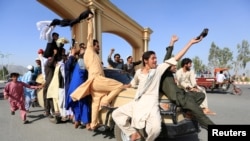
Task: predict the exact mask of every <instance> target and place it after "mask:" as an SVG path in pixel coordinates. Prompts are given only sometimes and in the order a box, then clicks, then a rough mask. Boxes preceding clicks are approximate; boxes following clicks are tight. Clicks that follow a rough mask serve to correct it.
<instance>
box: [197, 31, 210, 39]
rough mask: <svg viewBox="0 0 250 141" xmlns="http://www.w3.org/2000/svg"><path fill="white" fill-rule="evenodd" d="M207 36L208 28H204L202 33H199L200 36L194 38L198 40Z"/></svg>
mask: <svg viewBox="0 0 250 141" xmlns="http://www.w3.org/2000/svg"><path fill="white" fill-rule="evenodd" d="M207 34H208V28H204V29H203V31H202V32H201V34H200V35H199V36H197V37H196V40H199V39H200V38H201V37H202V38H204V37H206V36H207Z"/></svg>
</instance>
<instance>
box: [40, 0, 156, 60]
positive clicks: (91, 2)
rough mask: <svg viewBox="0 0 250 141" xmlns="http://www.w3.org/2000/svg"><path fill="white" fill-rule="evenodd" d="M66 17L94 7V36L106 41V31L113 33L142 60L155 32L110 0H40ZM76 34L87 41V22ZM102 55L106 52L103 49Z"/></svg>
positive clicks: (80, 39) (77, 28) (80, 26)
mask: <svg viewBox="0 0 250 141" xmlns="http://www.w3.org/2000/svg"><path fill="white" fill-rule="evenodd" d="M37 1H38V2H40V3H41V4H43V5H44V6H46V7H48V8H49V9H50V10H52V11H53V12H55V13H56V14H58V15H59V16H60V17H61V18H62V19H74V18H76V17H78V16H79V14H80V13H81V12H82V11H84V10H86V9H87V8H90V9H91V10H92V11H93V12H94V13H95V17H94V24H95V27H94V30H95V33H94V34H95V35H94V37H95V38H96V39H97V40H98V41H99V42H100V44H101V45H102V33H112V34H115V35H117V36H119V37H121V38H123V39H124V40H126V41H127V42H128V43H129V44H130V45H131V47H132V50H133V53H132V54H133V58H135V60H139V59H140V58H141V56H142V53H143V52H144V51H146V50H148V42H149V40H150V35H151V33H152V32H153V31H152V30H151V29H150V28H143V27H142V26H140V25H139V24H138V23H136V22H135V21H134V20H133V19H131V18H130V17H129V16H127V15H126V14H125V13H124V12H122V11H121V10H120V9H118V8H117V7H116V6H115V5H113V4H112V3H111V2H110V1H109V0H66V1H60V0H49V1H48V0H37ZM71 30H72V31H71V33H72V35H75V36H76V40H77V41H79V42H86V34H85V33H86V32H85V31H86V30H87V24H86V22H81V23H80V24H77V25H75V26H74V27H73V28H72V29H71ZM100 57H101V58H102V52H100Z"/></svg>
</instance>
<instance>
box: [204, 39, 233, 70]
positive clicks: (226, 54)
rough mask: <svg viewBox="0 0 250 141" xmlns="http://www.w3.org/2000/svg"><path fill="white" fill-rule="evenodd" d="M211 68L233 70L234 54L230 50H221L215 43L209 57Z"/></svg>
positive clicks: (225, 48) (226, 48)
mask: <svg viewBox="0 0 250 141" xmlns="http://www.w3.org/2000/svg"><path fill="white" fill-rule="evenodd" d="M208 61H209V64H208V65H209V66H210V67H212V68H218V67H219V68H232V61H233V52H232V51H231V50H230V49H229V48H228V47H224V48H222V49H221V48H220V47H218V46H216V44H215V43H214V42H213V43H212V44H211V48H210V51H209V56H208Z"/></svg>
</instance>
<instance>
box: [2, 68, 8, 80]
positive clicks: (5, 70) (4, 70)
mask: <svg viewBox="0 0 250 141" xmlns="http://www.w3.org/2000/svg"><path fill="white" fill-rule="evenodd" d="M8 74H9V72H8V70H7V68H6V67H5V66H3V68H2V69H1V70H0V79H1V80H6V77H7V75H8Z"/></svg>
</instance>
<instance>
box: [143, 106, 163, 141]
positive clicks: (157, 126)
mask: <svg viewBox="0 0 250 141" xmlns="http://www.w3.org/2000/svg"><path fill="white" fill-rule="evenodd" d="M146 132H147V135H148V136H147V138H146V141H154V140H155V139H156V138H157V137H158V136H159V134H160V132H161V115H160V111H159V107H154V108H153V109H152V110H151V113H150V116H149V118H148V119H147V122H146Z"/></svg>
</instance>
